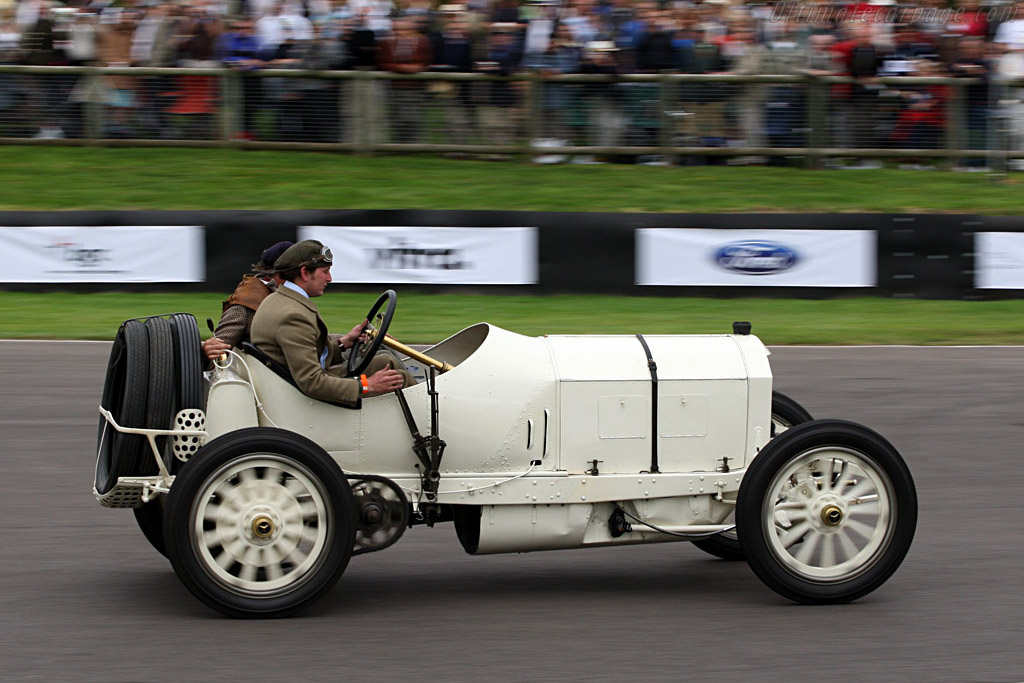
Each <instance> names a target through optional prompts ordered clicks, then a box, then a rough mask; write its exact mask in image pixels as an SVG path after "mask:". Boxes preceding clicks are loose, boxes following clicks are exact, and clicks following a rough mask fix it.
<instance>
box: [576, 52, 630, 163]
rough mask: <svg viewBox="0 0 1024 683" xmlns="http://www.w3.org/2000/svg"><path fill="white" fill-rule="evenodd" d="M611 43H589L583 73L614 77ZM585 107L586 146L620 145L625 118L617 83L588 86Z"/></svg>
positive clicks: (584, 99) (582, 68) (591, 84)
mask: <svg viewBox="0 0 1024 683" xmlns="http://www.w3.org/2000/svg"><path fill="white" fill-rule="evenodd" d="M617 50H618V48H616V47H615V43H613V42H611V41H597V42H591V43H588V44H587V45H586V46H585V47H584V50H583V59H582V61H581V62H580V73H584V74H595V75H601V76H614V75H616V74H617V73H618V65H617V64H616V63H615V56H614V55H615V52H616V51H617ZM584 87H585V88H586V89H585V90H584V96H583V106H584V115H585V120H586V126H587V136H586V139H585V143H584V144H588V145H598V146H600V147H612V146H615V145H618V144H619V138H620V135H621V132H622V125H623V121H624V119H623V116H622V110H621V106H620V98H619V90H618V89H617V87H616V84H615V83H589V84H587V85H586V86H584Z"/></svg>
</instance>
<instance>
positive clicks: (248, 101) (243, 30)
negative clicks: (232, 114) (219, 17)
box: [217, 18, 264, 140]
mask: <svg viewBox="0 0 1024 683" xmlns="http://www.w3.org/2000/svg"><path fill="white" fill-rule="evenodd" d="M262 56H263V50H262V46H261V45H260V39H259V37H258V36H257V35H256V32H255V26H254V25H253V22H252V20H251V19H248V18H240V19H237V20H235V21H234V23H233V24H232V26H231V30H230V31H228V32H226V33H224V34H222V35H221V36H220V37H219V38H218V39H217V57H218V58H219V59H220V61H221V63H223V64H224V65H225V66H227V67H229V68H231V69H234V70H236V71H238V72H239V73H241V74H242V79H241V81H242V130H241V131H240V133H239V137H240V138H242V139H243V140H254V139H256V137H257V135H256V115H257V114H258V113H259V111H260V110H261V109H262V108H263V79H262V78H258V77H255V76H246V75H245V74H248V73H251V72H253V71H256V70H258V69H260V68H262V67H263V66H264V61H263V59H262Z"/></svg>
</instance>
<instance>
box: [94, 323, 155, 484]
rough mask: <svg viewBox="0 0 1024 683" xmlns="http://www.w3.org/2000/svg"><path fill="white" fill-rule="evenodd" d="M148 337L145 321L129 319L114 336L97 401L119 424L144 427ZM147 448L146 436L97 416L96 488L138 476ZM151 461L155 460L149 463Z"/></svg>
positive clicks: (150, 458) (150, 456) (148, 453)
mask: <svg viewBox="0 0 1024 683" xmlns="http://www.w3.org/2000/svg"><path fill="white" fill-rule="evenodd" d="M148 365H149V338H148V335H147V333H146V327H145V325H144V324H143V323H142V322H141V321H138V320H129V321H126V322H125V323H124V324H123V325H121V327H120V329H118V331H117V335H116V336H115V337H114V344H113V346H112V347H111V349H110V358H109V359H108V361H107V374H106V377H105V379H104V381H103V396H102V397H101V399H100V405H101V406H103V408H105V409H106V410H109V411H110V413H111V415H113V417H114V420H116V421H117V423H118V424H119V425H121V426H122V427H135V428H144V427H145V421H146V395H147V393H148V392H149V368H148ZM146 457H148V458H149V461H150V462H151V463H152V460H153V457H152V454H151V453H150V452H149V442H148V441H147V440H146V437H144V436H139V435H138V434H122V433H120V432H118V431H116V430H115V429H114V428H113V427H111V426H110V425H109V424H108V423H107V421H106V419H105V418H104V417H103V416H100V420H99V429H98V431H97V435H96V480H95V486H96V491H97V492H99V493H107V492H108V491H110V489H112V488H114V485H115V484H116V483H117V479H118V477H129V476H138V475H141V474H142V471H143V467H144V466H145V464H144V460H145V458H146ZM153 464H155V463H153Z"/></svg>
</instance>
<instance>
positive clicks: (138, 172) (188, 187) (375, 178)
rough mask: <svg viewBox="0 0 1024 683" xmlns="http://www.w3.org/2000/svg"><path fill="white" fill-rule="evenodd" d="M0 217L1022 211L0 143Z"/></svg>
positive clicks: (422, 164) (748, 172)
mask: <svg viewBox="0 0 1024 683" xmlns="http://www.w3.org/2000/svg"><path fill="white" fill-rule="evenodd" d="M0 155H2V156H0V158H2V159H3V162H2V163H0V209H6V210H70V209H264V210H269V209H321V208H333V209H349V208H358V209H410V208H419V209H452V210H467V209H487V210H538V211H606V212H621V211H652V212H728V211H748V212H751V211H805V212H852V211H877V212H897V213H899V212H916V211H925V212H962V213H980V214H990V215H1019V214H1024V192H1022V189H1024V187H1022V186H1024V183H1022V180H1021V179H1019V178H1018V177H1017V175H1016V174H1013V175H1010V176H1009V177H1008V178H1004V179H1002V180H1000V181H995V180H993V179H990V178H988V177H986V176H985V175H984V174H979V173H952V172H939V171H899V170H878V171H869V170H856V171H806V170H803V169H797V168H761V167H725V166H706V167H664V168H663V167H649V166H624V165H600V166H573V165H563V166H536V165H531V164H527V163H521V162H518V161H517V162H482V161H467V160H449V159H441V158H437V157H432V156H419V157H396V156H389V157H372V158H367V157H357V156H351V155H343V154H331V153H315V152H269V151H243V150H206V149H87V148H73V147H46V148H42V147H38V148H37V147H0Z"/></svg>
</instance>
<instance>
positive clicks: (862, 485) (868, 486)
mask: <svg viewBox="0 0 1024 683" xmlns="http://www.w3.org/2000/svg"><path fill="white" fill-rule="evenodd" d="M874 490H875V482H873V481H871V478H870V477H864V478H863V479H861V480H860V481H858V482H857V483H856V484H854V485H853V488H851V489H850V490H849V491H845V492H844V491H840V493H839V495H841V496H842V497H843V498H845V499H846V502H847V503H852V502H853V501H855V500H857V499H858V498H860V497H861V496H862V495H864V494H865V493H867V492H868V491H874Z"/></svg>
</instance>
